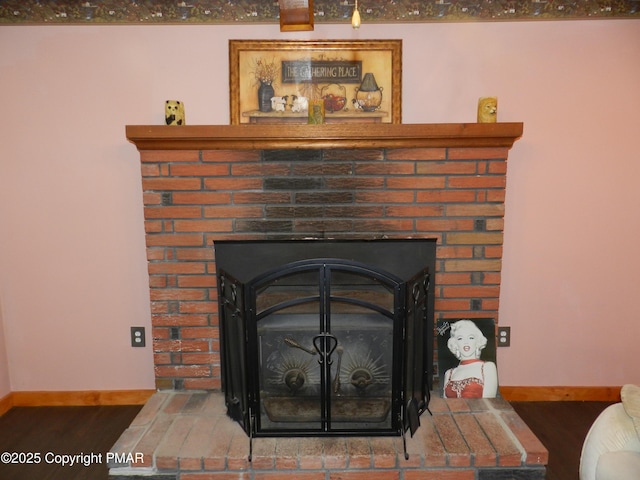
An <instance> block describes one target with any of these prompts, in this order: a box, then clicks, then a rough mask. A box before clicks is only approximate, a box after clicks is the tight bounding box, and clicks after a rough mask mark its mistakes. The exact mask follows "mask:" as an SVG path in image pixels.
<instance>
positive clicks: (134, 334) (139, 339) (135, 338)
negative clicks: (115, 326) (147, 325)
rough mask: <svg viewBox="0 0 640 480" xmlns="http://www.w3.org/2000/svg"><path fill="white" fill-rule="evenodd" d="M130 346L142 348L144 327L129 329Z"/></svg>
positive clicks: (143, 344)
mask: <svg viewBox="0 0 640 480" xmlns="http://www.w3.org/2000/svg"><path fill="white" fill-rule="evenodd" d="M131 346H132V347H144V346H145V339H144V327H131Z"/></svg>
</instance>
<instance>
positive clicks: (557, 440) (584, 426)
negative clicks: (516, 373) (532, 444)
mask: <svg viewBox="0 0 640 480" xmlns="http://www.w3.org/2000/svg"><path fill="white" fill-rule="evenodd" d="M511 405H513V408H514V410H515V411H516V412H517V413H518V415H520V417H521V418H522V419H523V420H524V421H525V422H526V424H527V425H529V428H530V429H531V430H532V431H533V433H535V434H536V436H537V437H538V439H539V440H540V441H541V442H542V443H543V445H544V446H545V447H547V450H549V465H548V468H547V480H579V476H578V465H579V463H580V453H581V451H582V443H583V442H584V439H585V437H586V436H587V432H588V431H589V428H590V427H591V424H592V423H593V421H594V420H595V419H596V417H597V416H598V415H599V414H600V412H602V410H604V409H605V408H606V407H607V406H609V405H610V403H605V402H512V403H511Z"/></svg>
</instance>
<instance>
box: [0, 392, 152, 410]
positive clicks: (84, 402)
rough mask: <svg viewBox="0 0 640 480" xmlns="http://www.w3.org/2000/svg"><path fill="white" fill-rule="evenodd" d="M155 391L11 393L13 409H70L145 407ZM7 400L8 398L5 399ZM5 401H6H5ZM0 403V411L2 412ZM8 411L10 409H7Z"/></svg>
mask: <svg viewBox="0 0 640 480" xmlns="http://www.w3.org/2000/svg"><path fill="white" fill-rule="evenodd" d="M154 393H155V390H97V391H77V392H11V393H10V394H9V395H8V397H9V399H8V400H7V401H8V402H9V405H10V406H9V408H11V407H69V406H96V405H144V404H145V403H146V401H147V400H148V399H149V397H151V395H153V394H154ZM5 398H6V397H5ZM3 400H4V399H3ZM1 405H2V403H0V411H1ZM7 410H8V409H7Z"/></svg>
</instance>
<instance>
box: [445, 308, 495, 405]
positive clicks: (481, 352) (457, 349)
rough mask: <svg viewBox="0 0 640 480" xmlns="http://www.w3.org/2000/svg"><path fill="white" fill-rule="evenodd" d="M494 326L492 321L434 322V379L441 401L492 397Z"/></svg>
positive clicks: (493, 384)
mask: <svg viewBox="0 0 640 480" xmlns="http://www.w3.org/2000/svg"><path fill="white" fill-rule="evenodd" d="M495 329H496V324H495V320H494V319H493V318H473V319H454V320H438V321H437V323H436V333H437V345H438V374H439V375H438V377H439V387H438V390H440V393H441V394H442V396H443V397H445V398H456V397H458V398H480V397H483V396H484V397H496V396H498V395H499V392H498V376H497V367H496V365H497V362H496V334H495Z"/></svg>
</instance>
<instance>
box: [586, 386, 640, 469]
mask: <svg viewBox="0 0 640 480" xmlns="http://www.w3.org/2000/svg"><path fill="white" fill-rule="evenodd" d="M620 397H621V399H622V401H621V402H620V403H616V404H614V405H610V406H609V407H607V408H606V409H605V410H604V411H603V412H602V413H601V414H600V415H599V416H598V418H596V420H595V422H593V425H592V426H591V429H590V430H589V433H588V434H587V437H586V438H585V441H584V445H583V446H582V455H581V458H580V480H640V386H637V385H625V386H623V387H622V390H621V391H620Z"/></svg>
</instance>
